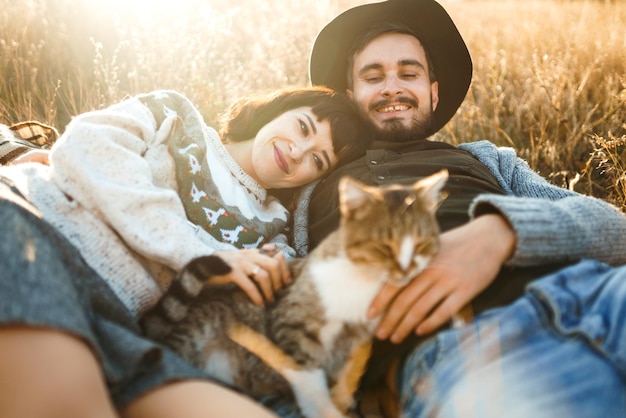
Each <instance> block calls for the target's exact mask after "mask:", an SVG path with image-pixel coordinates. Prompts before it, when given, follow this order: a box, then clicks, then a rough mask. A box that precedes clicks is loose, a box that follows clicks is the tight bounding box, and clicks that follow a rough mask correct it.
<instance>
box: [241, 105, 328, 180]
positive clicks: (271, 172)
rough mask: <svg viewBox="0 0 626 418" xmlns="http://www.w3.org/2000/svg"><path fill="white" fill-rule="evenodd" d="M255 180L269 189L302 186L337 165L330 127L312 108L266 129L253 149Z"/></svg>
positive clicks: (284, 117) (290, 114) (286, 116)
mask: <svg viewBox="0 0 626 418" xmlns="http://www.w3.org/2000/svg"><path fill="white" fill-rule="evenodd" d="M251 163H252V169H253V171H254V173H253V177H254V178H256V180H257V181H258V182H259V183H260V184H261V185H262V186H263V187H265V188H266V189H282V188H289V187H297V186H302V185H304V184H307V183H310V182H312V181H313V180H316V179H317V178H319V177H320V176H322V175H323V174H324V173H326V172H327V171H328V170H329V169H330V168H332V167H333V166H334V165H335V164H336V163H337V156H336V155H335V153H334V151H333V143H332V139H331V136H330V123H329V122H328V121H327V120H325V121H323V122H319V121H318V120H317V117H316V116H315V115H314V114H313V112H312V111H311V108H310V107H300V108H297V109H293V110H289V111H287V112H285V113H283V114H281V115H280V116H278V117H277V118H276V119H274V120H272V121H271V122H269V123H268V124H267V125H265V126H264V127H262V128H261V129H260V130H259V132H258V133H257V135H256V137H255V138H254V143H253V145H252V160H251Z"/></svg>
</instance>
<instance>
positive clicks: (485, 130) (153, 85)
mask: <svg viewBox="0 0 626 418" xmlns="http://www.w3.org/2000/svg"><path fill="white" fill-rule="evenodd" d="M226 3H228V5H226ZM360 3H364V1H357V0H273V1H258V0H233V1H231V2H221V1H218V0H178V1H177V2H176V7H173V6H168V5H167V4H171V3H170V2H160V1H159V0H153V1H147V0H125V1H124V0H108V1H104V0H102V1H98V0H25V1H21V2H15V1H10V0H0V6H1V9H0V56H1V58H0V74H2V78H0V123H9V124H10V123H13V122H17V121H21V120H26V119H36V120H40V121H42V122H47V123H50V124H53V125H55V126H57V127H58V128H59V129H61V130H62V129H63V128H64V126H65V125H66V124H67V123H68V121H69V120H70V118H71V117H72V116H73V115H76V114H78V113H80V112H83V111H87V110H92V109H97V108H101V107H103V106H106V105H108V104H111V103H113V102H116V101H118V100H121V99H123V98H124V97H127V96H128V95H132V94H136V93H140V92H146V91H150V90H154V89H175V90H179V91H181V92H183V93H184V94H186V95H187V96H188V97H189V98H190V99H192V100H193V101H194V102H195V103H197V104H198V105H199V106H200V108H201V110H202V112H203V114H204V115H205V118H206V120H207V121H208V122H209V123H213V122H214V121H215V120H216V118H217V116H218V115H219V113H220V112H221V111H222V110H223V109H224V108H225V107H226V106H227V105H228V104H229V103H231V102H232V101H233V100H234V99H236V98H237V97H239V96H241V95H243V94H247V93H251V92H255V91H258V90H265V89H270V88H275V87H281V86H284V85H288V84H301V85H302V84H306V83H307V61H308V55H309V50H310V47H311V44H312V41H313V39H314V37H315V34H316V33H317V31H318V30H319V29H320V28H322V27H323V25H324V24H325V22H327V21H328V20H329V19H330V18H332V17H333V16H334V15H336V14H337V13H339V12H340V11H342V10H344V9H346V8H347V7H350V6H353V5H356V4H360ZM441 3H442V4H443V5H444V7H446V8H447V9H448V10H449V12H450V14H451V15H452V17H453V19H454V20H455V22H457V24H458V27H459V30H460V32H461V33H462V34H463V36H464V37H465V39H466V41H467V43H468V46H469V48H470V51H471V53H472V57H473V60H474V69H475V71H474V78H473V82H472V86H471V89H470V92H469V94H468V96H467V99H466V100H465V102H464V103H463V105H462V106H461V108H460V109H459V111H458V113H457V115H456V116H455V117H454V118H453V120H452V121H451V122H450V123H449V124H448V125H447V126H446V127H445V128H444V129H443V130H442V131H441V132H440V133H439V134H438V135H437V136H436V138H437V139H439V140H442V141H446V142H450V143H453V144H457V143H461V142H466V141H475V140H479V139H489V140H491V141H493V142H495V143H496V144H498V145H506V146H511V147H514V148H515V149H516V150H517V151H518V153H519V155H521V156H522V157H524V158H525V159H526V160H527V161H528V162H529V164H530V165H531V167H532V168H533V169H535V170H537V171H538V172H540V173H541V174H542V175H544V176H546V177H547V178H549V179H550V180H551V181H553V182H554V183H555V184H558V185H560V186H563V187H568V188H571V189H574V190H577V191H580V192H582V193H586V194H589V195H593V196H597V197H600V198H603V199H606V200H607V201H609V202H612V203H614V204H616V205H617V206H619V207H621V208H622V209H626V188H625V186H626V184H625V182H626V180H625V172H626V171H625V170H626V167H624V162H623V161H624V160H623V157H624V153H625V152H626V151H625V148H626V146H625V145H624V144H625V143H626V30H625V29H624V27H626V2H621V1H606V0H599V1H592V0H579V1H575V0H572V1H566V0H441ZM70 11H71V12H70Z"/></svg>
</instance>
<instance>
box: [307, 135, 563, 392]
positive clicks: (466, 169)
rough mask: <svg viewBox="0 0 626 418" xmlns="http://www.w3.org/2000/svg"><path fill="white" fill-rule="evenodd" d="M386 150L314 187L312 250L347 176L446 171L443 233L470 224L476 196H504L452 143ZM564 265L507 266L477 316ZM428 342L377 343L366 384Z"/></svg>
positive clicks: (388, 179) (374, 178) (412, 177)
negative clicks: (389, 365)
mask: <svg viewBox="0 0 626 418" xmlns="http://www.w3.org/2000/svg"><path fill="white" fill-rule="evenodd" d="M384 146H385V148H382V147H380V148H377V149H371V150H369V151H367V153H366V155H365V157H364V158H361V159H358V160H356V161H354V162H352V163H349V164H347V165H345V166H342V167H340V168H338V169H336V170H335V171H334V172H333V173H332V174H331V175H329V176H328V177H326V178H325V179H324V180H323V181H322V182H320V184H319V185H318V186H317V187H316V188H315V191H314V192H313V195H312V196H311V203H310V207H309V238H310V242H309V250H311V249H313V248H315V247H316V246H317V245H318V244H319V243H320V242H321V241H322V240H323V239H324V237H326V236H327V235H328V234H329V233H330V232H332V231H333V230H335V229H336V228H337V226H338V225H339V210H338V193H337V182H338V181H339V179H340V178H341V177H343V176H344V175H348V176H350V177H353V178H356V179H357V180H360V181H362V182H363V183H366V184H370V185H386V184H391V183H401V184H412V183H413V182H415V181H416V180H418V179H419V178H423V177H426V176H428V175H431V174H433V173H435V172H437V171H439V170H441V169H443V168H447V169H448V172H449V179H448V182H447V183H446V186H445V187H444V191H445V192H447V197H446V199H445V200H444V201H443V203H442V204H441V206H440V207H439V210H438V211H437V218H438V221H439V225H440V227H441V230H442V231H447V230H449V229H451V228H454V227H457V226H460V225H462V224H464V223H466V222H468V221H469V215H468V208H469V205H470V203H471V202H472V200H473V199H474V198H475V197H476V196H477V195H479V194H483V193H495V194H504V191H503V189H502V187H501V186H500V185H499V183H498V181H497V180H496V179H495V177H494V176H493V175H492V174H491V173H490V172H489V170H488V169H487V168H486V167H485V166H484V165H483V164H482V163H481V162H479V161H478V160H477V159H476V158H475V157H474V156H472V155H471V154H470V153H468V152H466V151H463V150H460V149H457V148H456V147H454V146H452V145H449V144H446V143H442V142H432V141H416V142H412V143H403V144H384ZM485 257H489V254H485ZM562 266H563V265H561V264H558V265H557V264H555V265H544V266H538V267H531V268H511V267H506V266H505V267H503V268H502V270H501V271H500V273H499V274H498V276H497V278H496V279H495V280H494V281H493V283H492V284H491V285H490V286H489V287H487V289H485V290H484V291H483V292H482V293H481V294H480V295H478V296H477V297H476V298H475V299H474V300H473V301H472V308H473V310H474V314H478V313H480V312H483V311H485V310H486V309H489V308H492V307H496V306H503V305H506V304H508V303H510V302H512V301H513V300H515V299H516V298H518V297H519V296H521V295H522V294H523V292H524V288H525V286H526V285H527V284H528V283H529V282H530V281H532V280H534V279H537V278H539V277H540V276H542V275H543V274H546V273H548V272H551V271H554V270H556V269H557V268H560V267H562ZM423 339H424V338H423V337H417V336H415V335H413V336H411V337H408V338H407V339H406V340H405V341H404V342H403V343H402V344H400V345H393V344H391V343H389V342H387V341H377V342H376V344H375V346H374V355H373V356H372V360H371V361H370V364H369V366H368V373H367V375H366V377H365V379H364V385H366V386H368V385H369V384H371V383H373V382H374V381H375V379H377V378H378V377H379V376H380V375H381V373H383V372H384V370H386V368H387V366H388V364H389V362H390V361H391V359H392V358H394V357H397V356H398V355H400V356H404V355H405V354H406V353H408V352H409V351H410V350H411V349H412V348H414V347H415V346H416V345H417V344H419V343H420V342H421V341H422V340H423Z"/></svg>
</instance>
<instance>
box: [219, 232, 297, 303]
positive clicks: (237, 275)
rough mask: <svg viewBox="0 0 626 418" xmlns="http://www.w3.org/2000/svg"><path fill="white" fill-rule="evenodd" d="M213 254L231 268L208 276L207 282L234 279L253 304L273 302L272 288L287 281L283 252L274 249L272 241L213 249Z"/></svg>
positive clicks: (231, 280)
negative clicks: (250, 246) (252, 246)
mask: <svg viewBox="0 0 626 418" xmlns="http://www.w3.org/2000/svg"><path fill="white" fill-rule="evenodd" d="M214 255H216V256H218V257H220V258H222V259H223V260H224V261H226V263H227V264H228V265H229V266H230V267H231V268H232V270H231V272H230V273H228V274H224V275H223V276H214V277H212V278H211V279H209V281H207V283H208V284H225V283H235V284H236V285H237V286H239V287H240V288H241V290H243V291H244V292H245V293H246V294H247V295H248V297H249V298H250V300H252V302H253V303H254V304H255V305H258V306H264V305H265V301H268V302H273V301H274V292H276V291H278V290H279V289H281V288H282V287H283V286H286V285H288V284H289V283H291V275H290V274H289V267H288V266H287V262H286V261H285V256H284V255H283V253H280V252H277V251H276V246H275V245H274V244H266V245H264V246H263V247H262V248H261V249H247V250H236V251H217V252H215V253H214Z"/></svg>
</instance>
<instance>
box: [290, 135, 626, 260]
mask: <svg viewBox="0 0 626 418" xmlns="http://www.w3.org/2000/svg"><path fill="white" fill-rule="evenodd" d="M459 148H460V149H463V150H466V151H468V152H469V153H471V154H472V155H473V156H474V157H475V158H476V159H478V160H479V161H480V162H481V163H482V164H484V165H485V166H486V167H487V168H488V169H489V171H490V172H491V173H492V174H493V175H494V176H495V177H496V178H497V180H498V182H499V183H500V185H501V186H502V188H503V189H504V191H505V193H506V195H504V196H503V195H496V194H481V195H479V196H477V197H476V198H475V199H474V201H473V202H472V204H471V206H470V208H469V215H470V217H471V218H474V217H476V216H480V215H481V214H484V213H494V212H495V213H500V214H501V215H502V216H504V217H505V218H506V219H507V220H508V222H509V223H510V225H511V226H512V228H513V229H514V231H515V234H516V235H517V245H516V248H515V251H514V254H513V256H512V258H511V259H510V260H509V261H508V264H510V265H511V266H534V265H541V264H544V263H555V262H567V261H575V260H579V259H582V258H596V259H598V260H600V261H603V262H605V263H608V264H612V265H619V264H624V263H626V217H625V215H624V214H623V213H622V212H621V211H620V210H619V209H617V208H616V207H614V206H612V205H610V204H608V203H606V202H604V201H602V200H600V199H597V198H593V197H590V196H584V195H581V194H579V193H576V192H573V191H570V190H566V189H563V188H560V187H557V186H555V185H553V184H550V183H549V182H548V181H547V180H546V179H544V178H543V177H541V176H540V175H538V174H537V173H535V172H534V171H532V170H531V169H530V167H529V166H528V164H527V163H526V162H525V161H524V160H522V159H520V158H519V157H517V155H516V153H515V151H514V150H513V149H512V148H507V147H496V146H495V145H494V144H492V143H491V142H489V141H479V142H472V143H467V144H462V145H459ZM313 187H314V186H311V187H309V188H306V189H304V190H303V192H302V194H301V198H300V200H299V202H298V208H297V210H296V211H295V214H294V231H295V232H296V234H295V235H294V247H295V248H296V249H297V250H298V251H299V254H300V255H305V254H306V253H307V251H308V233H307V226H308V205H309V202H310V198H311V193H312V191H313ZM487 256H488V255H487Z"/></svg>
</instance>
